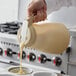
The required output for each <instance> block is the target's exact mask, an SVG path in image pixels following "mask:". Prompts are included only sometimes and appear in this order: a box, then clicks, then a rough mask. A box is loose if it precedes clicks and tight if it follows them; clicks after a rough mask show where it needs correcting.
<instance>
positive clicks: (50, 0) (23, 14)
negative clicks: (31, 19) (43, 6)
mask: <svg viewBox="0 0 76 76" xmlns="http://www.w3.org/2000/svg"><path fill="white" fill-rule="evenodd" d="M31 1H32V0H20V3H19V4H20V5H19V20H20V21H24V19H26V18H27V9H28V5H29V3H30V2H31ZM45 1H46V3H47V14H50V13H52V12H53V11H56V10H59V9H60V8H61V7H63V6H67V7H69V6H76V0H45Z"/></svg>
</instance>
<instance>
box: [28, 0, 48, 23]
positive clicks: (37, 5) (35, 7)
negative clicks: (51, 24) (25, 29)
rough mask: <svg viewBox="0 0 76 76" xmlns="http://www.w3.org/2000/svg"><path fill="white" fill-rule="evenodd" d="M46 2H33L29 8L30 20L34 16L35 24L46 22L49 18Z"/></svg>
mask: <svg viewBox="0 0 76 76" xmlns="http://www.w3.org/2000/svg"><path fill="white" fill-rule="evenodd" d="M46 10H47V5H46V2H45V0H32V2H31V3H30V4H29V6H28V18H30V17H31V16H32V15H33V16H34V18H33V22H38V21H42V20H45V19H46V17H47V13H46Z"/></svg>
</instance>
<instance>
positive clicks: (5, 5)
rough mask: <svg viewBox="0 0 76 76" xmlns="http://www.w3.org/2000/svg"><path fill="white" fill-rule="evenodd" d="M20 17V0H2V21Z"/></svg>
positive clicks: (0, 10) (0, 21) (0, 6)
mask: <svg viewBox="0 0 76 76" xmlns="http://www.w3.org/2000/svg"><path fill="white" fill-rule="evenodd" d="M17 19H18V0H0V23H2V22H9V21H15V20H17Z"/></svg>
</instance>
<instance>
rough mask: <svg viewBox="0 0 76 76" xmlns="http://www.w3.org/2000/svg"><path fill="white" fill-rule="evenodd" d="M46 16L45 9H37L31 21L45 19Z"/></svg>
mask: <svg viewBox="0 0 76 76" xmlns="http://www.w3.org/2000/svg"><path fill="white" fill-rule="evenodd" d="M46 17H47V14H46V11H45V10H39V11H38V12H37V15H35V16H34V19H33V22H38V21H42V20H45V19H46Z"/></svg>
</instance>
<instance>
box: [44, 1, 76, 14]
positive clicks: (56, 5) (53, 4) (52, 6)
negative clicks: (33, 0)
mask: <svg viewBox="0 0 76 76" xmlns="http://www.w3.org/2000/svg"><path fill="white" fill-rule="evenodd" d="M45 1H46V3H47V14H50V13H51V12H53V11H56V10H59V9H60V8H61V7H63V6H67V7H69V6H76V0H45Z"/></svg>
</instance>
